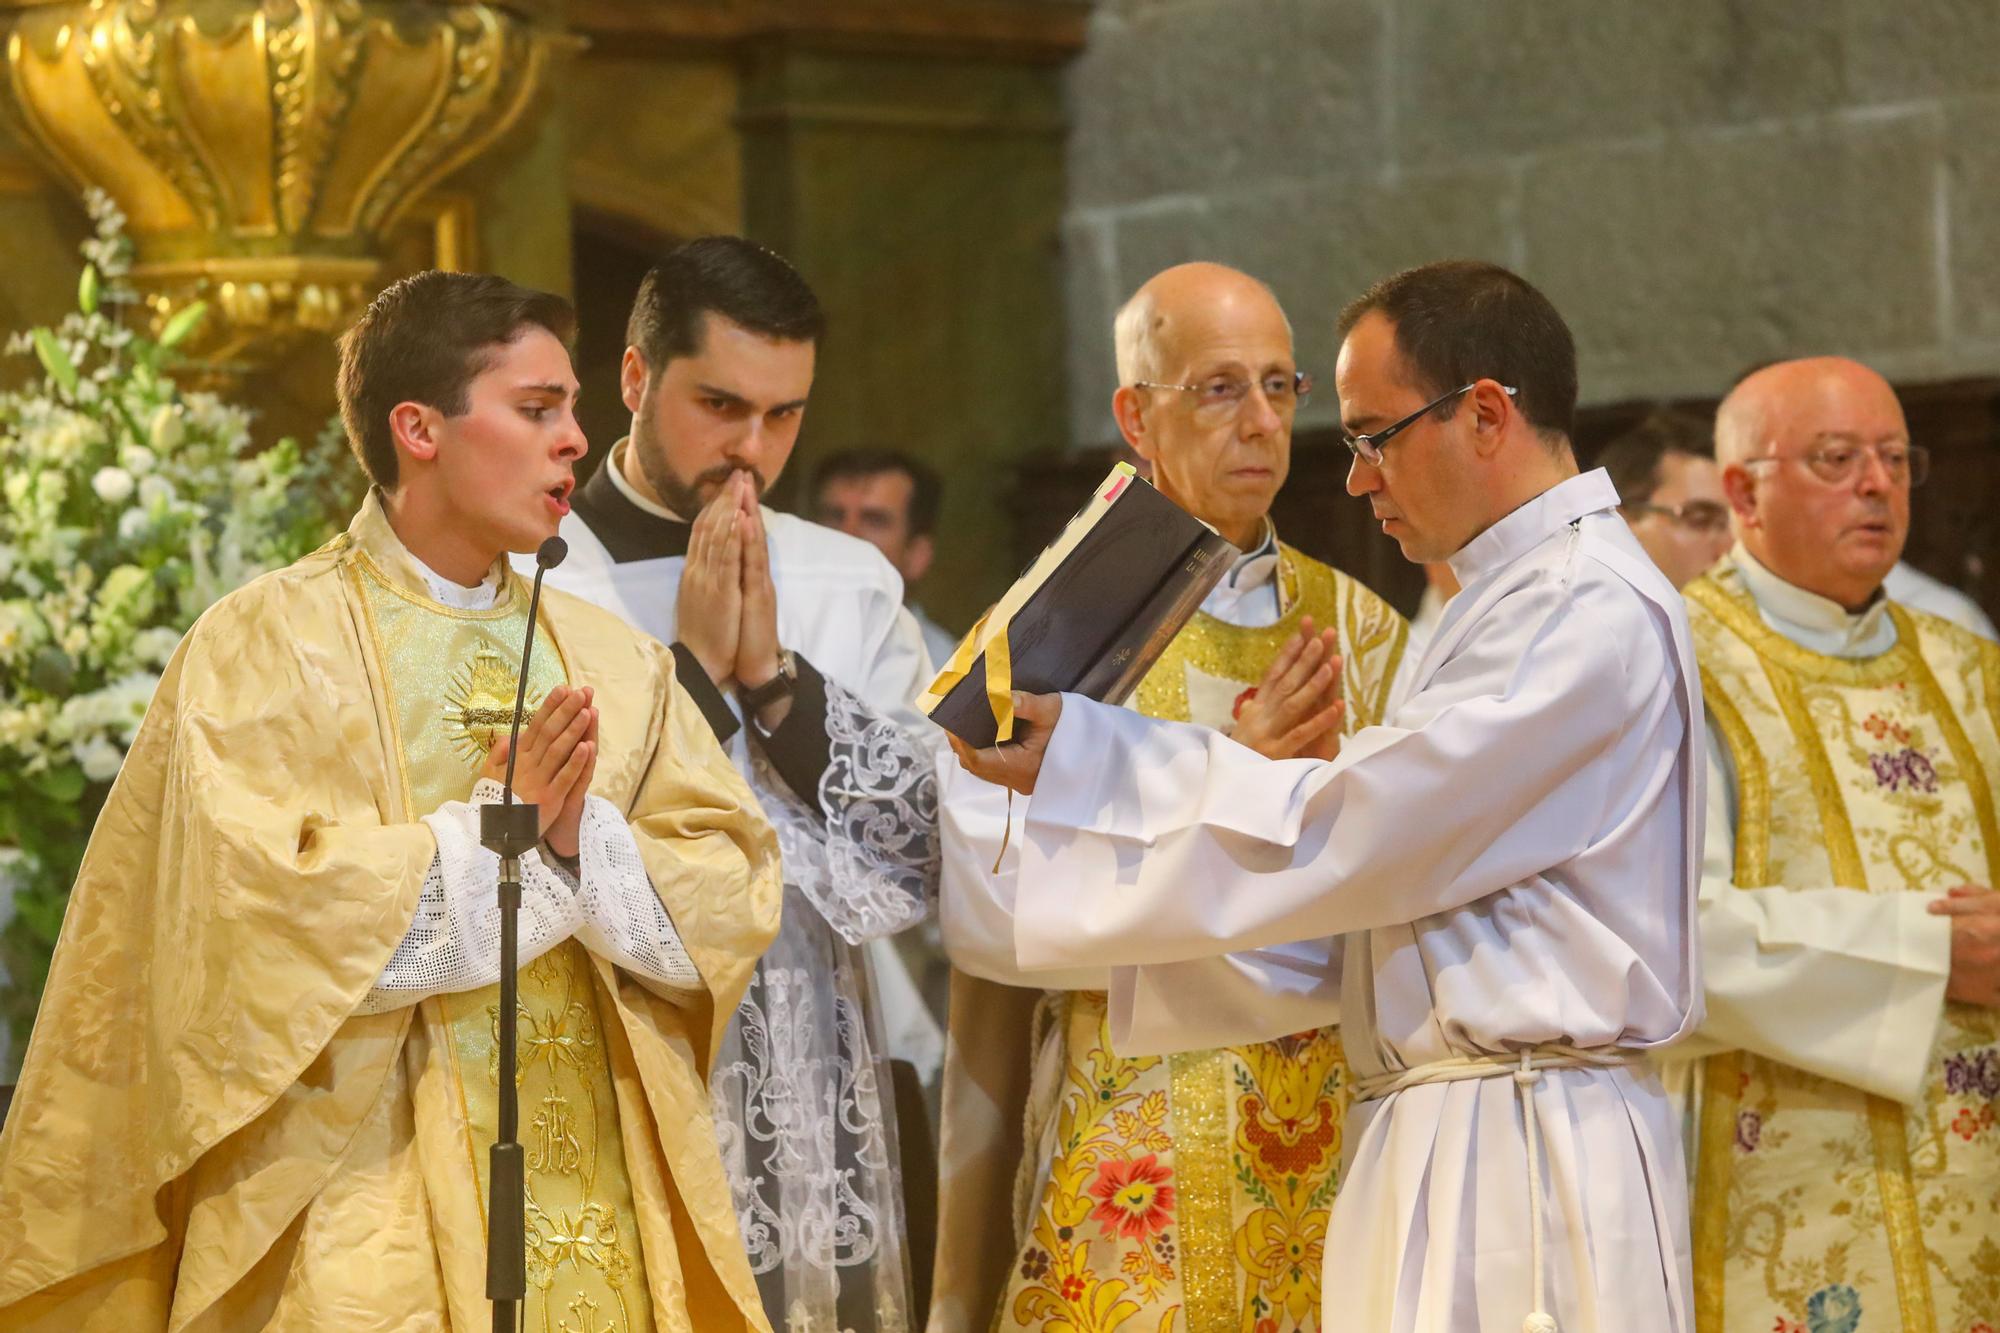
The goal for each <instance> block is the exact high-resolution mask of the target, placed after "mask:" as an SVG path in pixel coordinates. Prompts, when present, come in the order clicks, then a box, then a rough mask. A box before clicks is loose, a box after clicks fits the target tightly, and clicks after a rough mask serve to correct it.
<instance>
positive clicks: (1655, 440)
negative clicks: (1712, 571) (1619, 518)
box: [1597, 411, 1731, 588]
mask: <svg viewBox="0 0 2000 1333" xmlns="http://www.w3.org/2000/svg"><path fill="white" fill-rule="evenodd" d="M1597 465H1598V466H1599V467H1601V468H1603V469H1604V471H1605V473H1606V474H1607V475H1608V476H1610V478H1611V484H1612V485H1613V486H1616V487H1617V488H1618V509H1619V512H1620V513H1622V514H1624V515H1625V521H1626V522H1627V523H1629V524H1631V525H1632V535H1633V536H1634V537H1637V538H1638V539H1639V545H1641V546H1643V547H1645V548H1646V554H1647V555H1649V556H1651V557H1653V563H1654V564H1656V565H1658V566H1659V567H1660V572H1661V573H1662V574H1665V575H1666V576H1667V578H1668V579H1670V580H1672V582H1673V585H1674V586H1675V587H1676V588H1685V587H1686V586H1687V585H1688V583H1689V581H1690V580H1692V579H1693V578H1694V577H1695V576H1696V575H1698V574H1700V573H1702V572H1703V571H1704V570H1706V569H1707V568H1708V567H1709V566H1710V565H1712V564H1714V563H1715V562H1716V561H1718V560H1720V559H1721V558H1722V556H1723V553H1724V552H1726V551H1727V550H1728V549H1729V543H1730V541H1731V538H1730V535H1729V499H1728V497H1727V496H1725V495H1724V494H1723V493H1722V471H1721V469H1720V468H1718V467H1716V465H1715V456H1714V451H1713V446H1712V445H1711V444H1710V442H1709V428H1708V423H1707V422H1705V421H1702V420H1701V419H1700V418H1698V417H1691V416H1689V415H1687V414H1686V413H1684V412H1664V411H1663V412H1654V413H1651V414H1650V415H1648V416H1647V417H1646V419H1645V420H1643V421H1641V422H1640V423H1639V424H1638V425H1636V426H1634V427H1633V428H1632V429H1631V430H1628V431H1626V432H1625V433H1624V434H1623V435H1620V436H1619V437H1618V438H1617V439H1615V440H1613V441H1612V442H1611V443H1609V444H1607V445H1605V446H1604V452H1603V453H1601V454H1599V455H1598V456H1597Z"/></svg>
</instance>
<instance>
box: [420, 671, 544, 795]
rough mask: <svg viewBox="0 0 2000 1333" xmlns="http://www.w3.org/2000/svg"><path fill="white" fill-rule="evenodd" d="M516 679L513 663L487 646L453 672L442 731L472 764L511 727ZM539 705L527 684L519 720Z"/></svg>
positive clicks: (523, 718) (445, 696) (447, 687)
mask: <svg viewBox="0 0 2000 1333" xmlns="http://www.w3.org/2000/svg"><path fill="white" fill-rule="evenodd" d="M518 681H519V678H518V677H517V676H516V675H515V674H514V664H513V663H511V662H509V661H508V660H507V659H506V658H504V657H502V656H500V654H498V653H496V652H494V651H493V650H492V649H491V648H487V647H481V648H480V649H479V650H478V651H476V652H475V653H473V655H472V657H471V659H470V660H469V661H467V662H465V663H463V664H461V665H460V666H459V668H458V670H456V671H454V672H452V675H451V680H450V682H449V683H448V684H447V685H446V686H445V693H444V700H445V701H444V731H445V735H446V736H447V737H448V738H450V740H451V744H452V748H453V749H454V750H456V751H457V752H458V754H459V756H460V757H461V758H463V759H464V760H465V761H466V762H467V763H469V764H470V765H472V766H473V767H474V768H477V767H479V765H480V764H482V763H484V762H485V760H486V754H487V751H489V750H491V749H492V748H493V742H494V741H495V740H496V739H497V738H498V737H500V736H501V735H503V734H505V733H506V732H507V731H509V730H511V729H512V727H513V725H514V691H515V689H516V688H517V685H518ZM541 706H542V700H541V696H540V695H538V694H537V693H536V692H535V691H534V689H533V687H532V686H530V688H529V692H528V698H527V700H526V701H525V702H524V703H523V704H522V705H521V721H522V723H523V724H524V725H525V724H526V722H527V720H528V719H529V718H531V717H533V716H534V715H535V710H536V709H537V708H540V707H541Z"/></svg>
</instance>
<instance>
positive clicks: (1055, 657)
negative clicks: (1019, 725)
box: [917, 463, 1237, 746]
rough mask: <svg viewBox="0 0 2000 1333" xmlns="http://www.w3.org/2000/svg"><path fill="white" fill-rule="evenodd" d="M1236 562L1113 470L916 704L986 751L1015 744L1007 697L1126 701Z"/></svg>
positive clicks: (1225, 545) (1194, 521) (1206, 533)
mask: <svg viewBox="0 0 2000 1333" xmlns="http://www.w3.org/2000/svg"><path fill="white" fill-rule="evenodd" d="M1236 555H1237V550H1236V548H1235V547H1234V546H1232V545H1230V544H1229V542H1228V540H1227V539H1225V538H1224V537H1223V536H1222V535H1221V534H1220V533H1218V532H1216V531H1215V530H1214V529H1213V528H1211V527H1209V526H1208V525H1207V524H1206V523H1203V522H1202V521H1201V520H1200V519H1198V518H1196V517H1195V516H1194V515H1192V514H1190V513H1188V512H1187V511H1186V510H1185V509H1182V508H1181V507H1180V506H1179V505H1177V504H1175V503H1174V502H1173V501H1172V500H1169V499H1168V498H1167V497H1166V496H1164V495H1162V494H1160V493H1159V491H1157V490H1155V489H1154V488H1153V486H1152V485H1151V484H1150V483H1149V482H1147V481H1146V480H1145V479H1144V478H1143V477H1140V476H1139V475H1138V473H1136V472H1135V471H1133V469H1132V466H1131V465H1130V464H1129V463H1120V464H1118V466H1117V467H1115V468H1113V469H1112V470H1111V475H1110V476H1108V477H1106V478H1105V479H1104V480H1103V481H1102V482H1101V483H1100V484H1099V485H1098V487H1097V490H1096V491H1095V492H1094V493H1093V494H1092V495H1091V498H1090V503H1089V504H1087V505H1085V506H1084V507H1083V508H1082V509H1081V510H1079V511H1078V512H1077V515H1076V517H1074V518H1072V519H1071V520H1070V521H1069V525H1068V526H1067V527H1065V528H1064V529H1063V531H1062V535H1061V536H1060V537H1058V538H1057V539H1056V540H1055V542H1054V543H1053V544H1052V545H1050V546H1049V548H1048V549H1047V550H1045V551H1043V552H1042V553H1041V555H1039V556H1038V557H1036V559H1035V562H1034V564H1032V565H1030V566H1029V567H1028V572H1027V573H1025V574H1023V575H1022V576H1021V577H1020V578H1019V579H1017V580H1015V582H1014V586H1013V587H1011V588H1009V589H1008V590H1007V594H1006V596H1004V597H1002V598H1001V599H1000V600H999V601H998V602H996V603H995V604H994V606H993V609H992V610H990V611H988V612H987V613H986V614H985V615H984V616H982V617H981V618H980V621H979V623H978V624H977V625H974V626H973V627H972V632H971V633H970V634H967V635H966V636H965V639H964V641H963V642H962V643H960V644H959V645H958V651H957V652H955V653H953V654H952V658H951V661H950V662H948V663H946V664H945V668H944V670H943V671H941V672H939V673H938V677H937V679H936V680H934V681H932V682H931V687H930V689H929V690H927V691H925V692H924V694H923V695H922V696H921V697H920V698H919V699H918V700H917V706H918V707H920V708H922V709H923V710H924V711H925V712H926V713H928V714H930V717H931V720H932V721H933V722H936V723H937V724H938V725H939V726H941V727H943V728H944V729H945V730H946V731H949V732H951V733H952V734H953V735H955V736H957V737H958V738H959V739H961V740H963V741H965V742H967V743H968V744H970V745H973V746H987V745H992V744H993V743H994V742H995V741H1003V740H1009V739H1012V736H1013V722H1014V708H1013V691H1015V690H1024V691H1026V692H1028V693H1031V694H1054V693H1068V694H1082V695H1086V696H1088V697H1090V698H1092V699H1098V700H1102V701H1104V702H1106V703H1113V704H1116V703H1123V702H1124V700H1125V696H1126V695H1128V694H1130V693H1131V692H1132V690H1133V688H1134V687H1135V686H1136V685H1138V683H1139V681H1140V680H1141V679H1142V678H1143V677H1144V676H1145V674H1146V671H1147V669H1148V668H1150V667H1151V666H1152V665H1153V663H1154V661H1156V660H1157V659H1158V658H1159V656H1160V654H1161V653H1162V652H1163V651H1165V649H1166V646H1167V644H1168V643H1170V642H1171V641H1172V640H1173V637H1174V635H1176V634H1178V633H1179V632H1180V629H1181V626H1183V625H1185V624H1186V623H1187V622H1188V618H1189V617H1190V616H1192V615H1194V613H1195V612H1196V611H1197V610H1199V609H1200V607H1201V604H1202V601H1203V600H1204V599H1205V598H1207V596H1208V594H1209V591H1210V590H1211V589H1212V588H1214V587H1215V585H1216V584H1217V583H1218V582H1220V581H1221V579H1222V576H1223V574H1224V573H1226V572H1227V571H1228V569H1229V565H1230V562H1231V561H1232V560H1233V559H1234V558H1235V557H1236Z"/></svg>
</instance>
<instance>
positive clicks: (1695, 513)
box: [1624, 500, 1729, 533]
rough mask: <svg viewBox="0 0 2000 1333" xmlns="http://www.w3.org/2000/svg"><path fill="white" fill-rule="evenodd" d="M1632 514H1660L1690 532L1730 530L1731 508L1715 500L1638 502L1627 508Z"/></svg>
mask: <svg viewBox="0 0 2000 1333" xmlns="http://www.w3.org/2000/svg"><path fill="white" fill-rule="evenodd" d="M1624 508H1625V510H1626V512H1627V513H1630V514H1635V515H1637V514H1658V515H1660V516H1661V517H1662V518H1664V519H1666V520H1667V521H1668V522H1670V523H1676V524H1679V525H1680V526H1681V527H1684V528H1686V529H1687V530H1688V531H1689V532H1700V533H1716V532H1726V531H1728V529H1729V506H1728V505H1726V504H1721V503H1719V502H1718V501H1715V500H1689V501H1688V502H1687V503H1685V504H1677V505H1656V504H1650V503H1647V502H1646V501H1643V500H1641V501H1637V502H1635V503H1632V504H1628V505H1626V506H1625V507H1624Z"/></svg>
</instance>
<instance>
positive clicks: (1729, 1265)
mask: <svg viewBox="0 0 2000 1333" xmlns="http://www.w3.org/2000/svg"><path fill="white" fill-rule="evenodd" d="M1687 596H1688V602H1689V606H1688V618H1689V622H1690V624H1691V625H1692V627H1693V630H1694V635H1695V644H1696V649H1697V656H1698V658H1699V660H1700V662H1701V668H1702V693H1703V697H1704V699H1705V700H1706V702H1707V706H1708V712H1709V717H1710V718H1712V719H1713V720H1714V723H1715V725H1716V727H1717V729H1718V730H1719V731H1720V733H1721V735H1722V737H1723V740H1724V743H1725V744H1727V746H1728V747H1729V753H1730V757H1731V759H1732V760H1733V762H1734V765H1735V770H1736V783H1737V805H1738V810H1737V826H1736V842H1735V854H1736V865H1735V872H1734V880H1735V883H1736V884H1737V885H1739V886H1741V887H1745V888H1756V887H1764V886H1772V885H1787V886H1798V887H1825V886H1828V885H1832V886H1836V887H1840V888H1847V889H1852V890H1853V891H1855V892H1857V893H1924V894H1940V893H1943V892H1944V891H1945V890H1947V889H1949V888H1951V887H1953V886H1954V885H1958V884H1964V883H1979V884H2000V828H1996V814H1995V809H1994V787H1993V781H1994V779H1995V777H1996V776H1997V775H2000V732H1996V729H1995V728H1996V725H2000V649H1996V648H1995V647H1994V646H1993V645H1991V644H1989V643H1986V642H1985V641H1984V640H1981V639H1979V638H1976V637H1975V636H1973V635H1971V634H1969V633H1967V632H1966V631H1964V630H1962V629H1960V628H1958V627H1957V626H1955V625H1952V624H1949V623H1947V622H1945V621H1943V620H1940V619H1937V618H1936V617H1933V616H1929V615H1925V614H1923V613H1921V612H1914V611H1909V610H1907V609H1905V608H1903V607H1900V606H1892V607H1891V608H1890V615H1891V616H1892V617H1893V618H1894V620H1895V624H1896V644H1895V646H1894V647H1893V648H1892V649H1890V650H1889V651H1888V652H1885V653H1883V654H1881V655H1879V656H1877V657H1872V658H1864V659H1853V658H1837V657H1829V656H1823V655H1821V654H1818V653H1814V652H1811V651H1809V650H1807V649H1805V648H1802V647H1800V646H1799V645H1797V644H1795V643H1793V642H1792V641H1791V640H1789V639H1787V638H1785V637H1784V636H1783V635H1781V634H1779V633H1777V632H1776V631H1775V630H1772V629H1771V628H1769V627H1768V626H1766V625H1765V624H1764V622H1763V621H1762V619H1761V618H1760V617H1759V616H1758V613H1757V609H1756V605H1755V603H1754V602H1753V601H1752V600H1751V598H1750V595H1749V593H1748V592H1747V591H1746V590H1745V589H1744V587H1743V584H1742V578H1741V575H1740V574H1739V573H1738V572H1737V570H1736V568H1735V566H1734V565H1733V564H1731V563H1729V562H1726V561H1725V562H1724V564H1722V565H1721V566H1719V567H1718V568H1717V569H1716V570H1715V571H1714V572H1713V573H1711V574H1709V575H1708V576H1705V577H1704V578H1702V579H1699V580H1697V581H1696V582H1695V583H1694V584H1692V585H1690V586H1689V588H1688V589H1687ZM1702 1083H1703V1097H1702V1101H1701V1104H1700V1109H1699V1112H1698V1114H1699V1127H1700V1147H1699V1150H1698V1155H1697V1158H1696V1161H1695V1164H1694V1166H1695V1195H1694V1248H1695V1275H1694V1276H1695V1291H1696V1320H1697V1327H1698V1329H1699V1330H1700V1333H1725V1330H1729V1331H1740V1333H1885V1331H1886V1330H1892V1329H1900V1330H1909V1331H1910V1333H1982V1331H1984V1330H1989V1329H1994V1328H2000V1124H1996V1123H1995V1113H1996V1110H2000V1013H1996V1012H1995V1011H1993V1010H1990V1009H1983V1008H1977V1007H1974V1006H1970V1005H1960V1004H1947V1005H1946V1007H1945V1014H1944V1019H1943V1023H1942V1025H1941V1026H1940V1029H1939V1032H1938V1040H1937V1044H1936V1047H1935V1048H1934V1049H1933V1051H1932V1053H1931V1065H1930V1070H1929V1073H1928V1075H1927V1077H1926V1079H1925V1083H1924V1091H1923V1096H1922V1099H1921V1100H1920V1102H1919V1103H1918V1104H1917V1105H1914V1106H1908V1107H1905V1106H1903V1105H1901V1104H1900V1103H1897V1102H1894V1101H1890V1100H1888V1099H1885V1098H1882V1097H1877V1096H1872V1095H1869V1094H1867V1093H1863V1092H1861V1091H1860V1090H1858V1089H1855V1088H1852V1087H1849V1086H1847V1085H1845V1084H1841V1083H1836V1082H1833V1081H1831V1080H1828V1079H1824V1078H1820V1077H1817V1076H1814V1075H1810V1074H1807V1073H1805V1072H1803V1071H1800V1070H1797V1069H1794V1068H1792V1067H1791V1066H1788V1065H1785V1064H1781V1063H1778V1062H1776V1061H1773V1060H1769V1059H1766V1058H1763V1057H1760V1056H1756V1055H1752V1054H1750V1053H1749V1052H1746V1051H1731V1052H1727V1053H1725V1054H1722V1055H1717V1056H1712V1057H1709V1059H1708V1060H1707V1061H1706V1062H1705V1066H1704V1069H1703V1079H1702Z"/></svg>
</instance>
